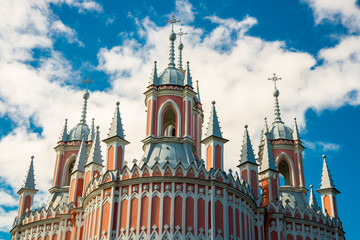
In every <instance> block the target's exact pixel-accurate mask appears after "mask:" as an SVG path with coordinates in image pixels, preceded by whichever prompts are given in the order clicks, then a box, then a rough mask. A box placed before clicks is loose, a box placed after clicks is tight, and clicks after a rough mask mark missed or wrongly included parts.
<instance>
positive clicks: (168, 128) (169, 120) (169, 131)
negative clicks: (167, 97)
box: [162, 107, 176, 137]
mask: <svg viewBox="0 0 360 240" xmlns="http://www.w3.org/2000/svg"><path fill="white" fill-rule="evenodd" d="M162 123H163V125H162V129H163V136H165V137H175V136H176V113H175V111H174V109H173V108H171V107H168V108H167V109H166V110H165V112H164V114H163V121H162Z"/></svg>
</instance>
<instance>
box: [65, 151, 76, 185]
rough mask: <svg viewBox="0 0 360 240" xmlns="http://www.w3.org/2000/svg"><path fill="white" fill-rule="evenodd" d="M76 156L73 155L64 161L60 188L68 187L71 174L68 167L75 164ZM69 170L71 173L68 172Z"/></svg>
mask: <svg viewBox="0 0 360 240" xmlns="http://www.w3.org/2000/svg"><path fill="white" fill-rule="evenodd" d="M76 156H77V155H76V154H75V153H73V154H72V155H71V156H70V157H68V158H67V159H66V161H65V164H64V168H63V172H62V180H61V182H62V184H61V186H69V185H70V177H71V176H70V175H71V172H72V169H70V167H71V166H72V167H73V166H74V164H75V161H76ZM69 170H71V172H70V171H69Z"/></svg>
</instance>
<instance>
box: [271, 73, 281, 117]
mask: <svg viewBox="0 0 360 240" xmlns="http://www.w3.org/2000/svg"><path fill="white" fill-rule="evenodd" d="M268 80H271V81H274V93H273V96H274V97H275V102H274V103H275V109H274V110H275V111H274V113H275V122H282V121H281V117H280V106H279V99H278V98H279V95H280V92H279V90H278V89H277V88H276V82H277V81H279V80H281V77H277V76H276V74H275V73H274V74H273V77H271V78H268Z"/></svg>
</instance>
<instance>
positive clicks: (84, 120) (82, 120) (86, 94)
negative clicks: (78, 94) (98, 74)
mask: <svg viewBox="0 0 360 240" xmlns="http://www.w3.org/2000/svg"><path fill="white" fill-rule="evenodd" d="M81 82H83V83H85V84H86V90H85V93H84V95H83V98H84V104H83V109H82V112H81V119H80V122H81V123H86V108H87V100H88V99H89V97H90V93H89V91H88V89H89V83H93V82H94V81H92V80H90V77H89V76H88V77H87V79H86V80H85V81H81Z"/></svg>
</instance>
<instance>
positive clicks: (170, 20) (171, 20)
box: [165, 14, 180, 32]
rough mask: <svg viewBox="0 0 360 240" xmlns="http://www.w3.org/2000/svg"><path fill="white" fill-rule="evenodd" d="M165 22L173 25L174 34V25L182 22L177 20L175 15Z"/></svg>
mask: <svg viewBox="0 0 360 240" xmlns="http://www.w3.org/2000/svg"><path fill="white" fill-rule="evenodd" d="M165 22H167V23H170V24H171V32H174V24H175V23H177V22H180V20H178V19H176V18H175V15H174V14H173V15H172V16H171V18H170V19H169V20H166V21H165Z"/></svg>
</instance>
